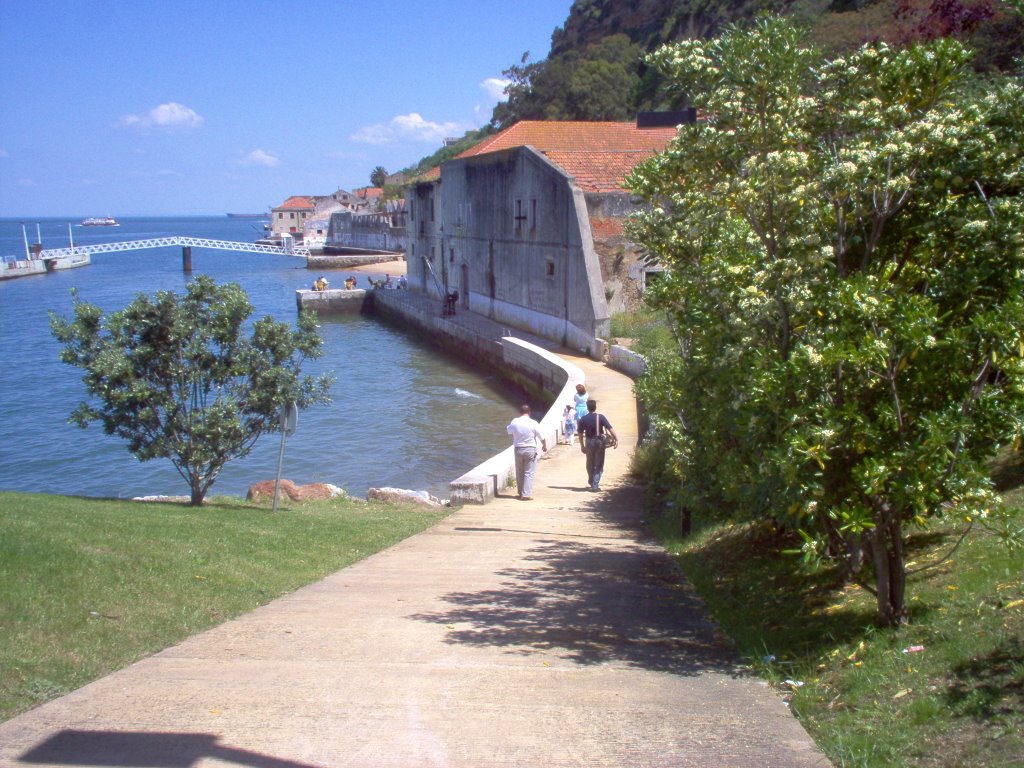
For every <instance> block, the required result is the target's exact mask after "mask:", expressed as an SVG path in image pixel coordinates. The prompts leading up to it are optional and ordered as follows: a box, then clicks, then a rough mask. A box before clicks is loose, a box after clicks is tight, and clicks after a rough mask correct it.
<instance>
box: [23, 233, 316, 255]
mask: <svg viewBox="0 0 1024 768" xmlns="http://www.w3.org/2000/svg"><path fill="white" fill-rule="evenodd" d="M175 245H180V246H190V247H192V248H213V249H216V250H220V251H243V252H247V253H273V254H277V255H281V256H301V257H303V258H307V257H308V256H309V249H308V248H303V247H301V246H291V247H289V248H280V247H278V246H275V245H258V244H257V243H236V242H232V241H230V240H210V239H209V238H205V237H155V238H153V239H151V240H125V241H123V242H119V243H95V244H93V245H76V246H75V247H74V248H73V249H72V248H55V249H53V250H49V251H42V252H41V253H40V254H39V255H38V256H36V257H35V258H39V259H59V258H66V257H68V256H74V255H76V254H80V253H88V254H93V253H113V252H115V251H136V250H141V249H143V248H166V247H168V246H175Z"/></svg>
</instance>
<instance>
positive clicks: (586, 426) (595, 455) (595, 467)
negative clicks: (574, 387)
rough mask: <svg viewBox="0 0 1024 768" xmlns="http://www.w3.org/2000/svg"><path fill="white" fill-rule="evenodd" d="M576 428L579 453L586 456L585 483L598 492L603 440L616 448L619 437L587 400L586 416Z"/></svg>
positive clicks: (591, 401) (604, 443)
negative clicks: (578, 434) (578, 439)
mask: <svg viewBox="0 0 1024 768" xmlns="http://www.w3.org/2000/svg"><path fill="white" fill-rule="evenodd" d="M576 428H577V429H578V430H579V433H580V453H585V454H586V455H587V483H588V484H589V485H590V490H592V491H599V490H601V475H602V474H604V449H605V446H606V442H605V440H606V439H607V441H608V444H610V445H611V447H612V448H618V447H619V437H618V435H616V434H615V430H614V429H612V425H611V423H610V422H609V421H608V419H606V418H605V417H604V416H603V415H601V414H599V413H598V412H597V401H596V400H587V415H586V416H584V417H583V418H582V419H580V420H579V422H577V424H576Z"/></svg>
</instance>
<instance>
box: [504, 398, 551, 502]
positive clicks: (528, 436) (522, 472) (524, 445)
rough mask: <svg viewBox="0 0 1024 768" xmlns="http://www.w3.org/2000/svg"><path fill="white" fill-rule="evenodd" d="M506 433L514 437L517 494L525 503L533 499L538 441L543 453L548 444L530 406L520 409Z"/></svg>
mask: <svg viewBox="0 0 1024 768" xmlns="http://www.w3.org/2000/svg"><path fill="white" fill-rule="evenodd" d="M505 431H506V432H508V433H509V434H510V435H512V447H513V450H514V451H515V455H516V490H517V491H518V493H517V494H516V495H517V496H518V497H519V498H520V499H522V500H523V501H529V500H530V499H532V498H533V477H534V475H535V474H536V472H537V459H538V456H539V454H538V453H537V441H538V440H540V447H541V451H547V449H548V443H547V440H545V439H544V436H543V435H542V434H541V433H540V424H538V423H537V422H536V421H534V419H533V418H532V417H531V416H530V406H528V405H524V406H523V407H522V408H520V415H519V416H518V417H516V418H514V419H512V421H511V422H510V423H509V425H508V426H507V427H506V428H505Z"/></svg>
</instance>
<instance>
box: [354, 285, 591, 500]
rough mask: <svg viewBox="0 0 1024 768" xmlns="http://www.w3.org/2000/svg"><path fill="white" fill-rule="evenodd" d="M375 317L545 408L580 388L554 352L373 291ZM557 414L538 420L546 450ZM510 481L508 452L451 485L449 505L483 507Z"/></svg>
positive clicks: (553, 441) (573, 371) (572, 368)
mask: <svg viewBox="0 0 1024 768" xmlns="http://www.w3.org/2000/svg"><path fill="white" fill-rule="evenodd" d="M374 293H376V294H377V295H376V297H375V300H374V314H376V315H377V316H379V317H382V318H384V319H387V320H391V321H392V322H396V323H398V324H400V325H401V326H402V327H403V328H406V329H408V330H412V331H415V332H418V333H421V334H423V335H425V336H428V337H429V338H430V340H431V341H432V342H434V343H437V344H440V345H441V346H442V347H444V348H447V349H450V350H452V351H457V352H458V354H459V356H460V357H462V358H463V359H465V358H467V357H468V358H469V359H471V360H473V361H475V362H477V363H479V364H481V365H483V366H486V367H487V368H489V369H491V370H493V371H494V372H495V373H497V374H498V375H499V376H501V377H502V378H504V379H506V380H508V381H510V382H512V383H514V384H516V385H518V386H520V387H522V388H523V389H525V390H527V391H528V392H530V393H532V394H534V395H536V396H537V397H539V398H543V399H544V400H545V401H546V402H548V403H562V402H570V401H571V400H572V396H573V394H574V393H575V390H576V385H577V384H580V383H583V381H584V378H585V377H584V375H583V371H582V370H580V368H579V367H578V366H576V365H573V364H572V363H569V362H566V361H565V360H563V359H562V358H560V357H559V356H558V355H556V354H554V353H553V352H549V351H548V350H546V349H542V348H541V347H538V346H536V345H534V344H530V343H529V342H526V341H523V340H522V339H515V338H511V337H505V338H501V339H495V338H492V337H488V336H485V335H483V334H479V333H476V332H474V331H473V330H472V329H470V328H466V327H464V326H459V325H456V324H454V323H451V322H448V321H447V320H446V319H445V318H442V317H438V316H437V315H436V313H435V312H434V311H429V310H427V309H424V308H419V307H416V306H413V305H411V304H410V303H409V302H407V301H403V299H402V297H400V296H393V295H391V294H390V293H389V292H388V291H375V292H374ZM561 418H562V414H561V411H560V410H559V409H558V408H551V409H549V410H548V412H547V413H546V414H545V415H544V417H543V418H542V419H541V420H540V428H541V433H542V434H543V435H544V439H545V440H546V441H547V444H548V447H549V448H551V447H553V446H555V445H557V443H558V435H559V432H560V428H561ZM514 480H515V456H514V453H513V450H512V447H511V446H509V447H508V448H507V449H505V450H504V451H502V452H501V453H499V454H497V455H496V456H492V457H491V458H489V459H487V460H486V461H484V462H482V463H481V464H478V465H477V466H476V467H474V468H473V469H471V470H470V471H469V472H466V473H465V474H464V475H462V476H461V477H459V478H456V479H455V480H453V481H452V482H451V484H450V488H451V502H452V503H453V504H486V503H487V502H489V501H491V500H492V499H493V498H494V497H495V496H496V495H497V494H498V492H499V491H500V490H501V489H502V488H505V487H506V486H508V485H510V484H512V483H513V482H514Z"/></svg>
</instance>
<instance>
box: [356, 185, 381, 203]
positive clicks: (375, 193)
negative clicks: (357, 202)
mask: <svg viewBox="0 0 1024 768" xmlns="http://www.w3.org/2000/svg"><path fill="white" fill-rule="evenodd" d="M352 191H353V194H355V196H356V197H361V198H363V200H369V199H370V198H373V197H381V196H382V195H383V194H384V190H383V189H382V188H381V187H360V188H359V189H355V190H352Z"/></svg>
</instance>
